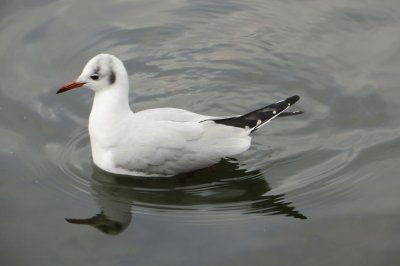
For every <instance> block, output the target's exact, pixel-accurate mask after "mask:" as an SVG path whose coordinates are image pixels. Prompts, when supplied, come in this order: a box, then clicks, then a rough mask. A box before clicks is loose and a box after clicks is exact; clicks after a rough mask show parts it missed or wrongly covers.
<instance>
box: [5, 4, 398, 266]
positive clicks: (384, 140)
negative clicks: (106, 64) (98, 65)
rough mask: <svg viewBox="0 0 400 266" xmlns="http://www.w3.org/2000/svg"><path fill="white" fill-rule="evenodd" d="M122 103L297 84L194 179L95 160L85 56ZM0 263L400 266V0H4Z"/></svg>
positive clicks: (205, 108) (216, 107)
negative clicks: (270, 116)
mask: <svg viewBox="0 0 400 266" xmlns="http://www.w3.org/2000/svg"><path fill="white" fill-rule="evenodd" d="M101 52H106V53H112V54H115V55H117V56H118V57H119V58H121V59H122V60H123V61H124V62H125V65H126V67H127V69H128V73H129V78H130V82H131V98H130V102H131V106H132V109H133V110H143V109H147V108H155V107H177V108H184V109H189V110H191V111H194V112H198V113H203V114H208V115H217V114H219V115H236V114H241V113H245V112H247V111H251V110H253V109H256V108H260V107H262V106H264V105H266V104H269V103H272V102H274V101H278V100H281V99H284V98H286V97H289V96H292V95H295V94H298V95H300V96H301V100H300V101H299V102H298V103H297V104H296V105H295V106H294V107H293V109H294V110H302V111H304V112H305V113H304V114H303V115H301V116H296V117H286V118H281V119H277V120H275V121H273V122H272V123H271V124H269V125H268V126H267V127H264V128H263V129H261V130H259V131H257V132H256V133H255V134H254V138H253V145H252V147H251V149H250V150H249V151H247V152H245V153H243V154H241V155H240V156H237V157H236V158H228V159H226V160H223V161H222V162H221V163H219V164H217V165H215V166H213V167H211V168H208V169H204V170H202V171H199V172H196V173H194V174H193V175H192V176H191V177H190V178H185V177H174V178H171V179H159V178H158V179H157V178H148V179H143V178H133V179H132V178H126V177H121V176H115V175H110V174H108V173H105V172H103V171H101V170H100V169H97V168H96V167H95V166H93V164H92V162H91V154H90V144H89V137H88V132H87V122H88V115H89V113H90V107H91V102H92V97H93V95H92V93H91V92H90V91H89V90H85V89H82V90H75V91H71V92H69V93H64V94H62V95H56V94H55V92H56V91H57V89H58V88H59V87H60V86H61V85H62V84H64V83H66V82H68V81H71V80H73V79H75V78H76V77H77V76H78V75H79V73H80V71H81V69H82V68H83V66H84V65H85V63H86V62H87V60H89V59H90V58H91V57H93V56H94V55H96V54H98V53H101ZM0 60H1V61H0V62H1V64H0V169H1V173H2V174H1V178H0V182H1V185H0V210H1V213H2V215H1V219H0V227H1V230H0V264H1V265H252V266H253V265H398V264H399V262H400V204H399V202H400V193H399V191H400V178H399V170H398V169H399V168H398V163H399V162H398V161H399V155H400V137H399V132H400V131H399V127H400V123H399V122H400V118H399V115H398V114H399V112H400V104H399V102H400V88H399V86H400V85H399V84H400V3H399V2H398V1H397V0H383V1H372V0H352V1H347V0H339V1H323V0H311V1H292V0H288V1H282V0H273V1H265V0H246V1H225V0H223V1H193V0H189V1H180V0H174V1H144V0H138V1H127V0H121V1H108V2H106V1H104V2H99V1H94V0H86V1H51V0H41V1H30V2H29V3H28V2H26V1H19V0H18V1H3V2H1V3H0Z"/></svg>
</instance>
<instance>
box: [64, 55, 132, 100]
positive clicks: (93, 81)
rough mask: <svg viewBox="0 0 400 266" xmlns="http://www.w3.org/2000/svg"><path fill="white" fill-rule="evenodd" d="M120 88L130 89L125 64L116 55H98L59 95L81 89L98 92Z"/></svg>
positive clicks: (65, 85)
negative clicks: (85, 88)
mask: <svg viewBox="0 0 400 266" xmlns="http://www.w3.org/2000/svg"><path fill="white" fill-rule="evenodd" d="M125 83H126V84H125ZM118 86H126V87H128V74H127V72H126V69H125V67H124V64H123V63H122V61H121V60H119V59H118V58H117V57H116V56H114V55H110V54H98V55H96V56H95V57H93V58H92V59H90V60H89V62H87V64H86V66H85V67H84V68H83V70H82V73H81V74H80V76H79V77H78V78H77V79H76V80H75V81H72V82H68V83H66V84H64V86H62V87H61V89H59V90H58V91H57V93H61V92H65V91H69V90H72V89H76V88H80V87H87V88H89V89H91V90H93V91H95V92H98V91H102V90H108V89H115V87H118Z"/></svg>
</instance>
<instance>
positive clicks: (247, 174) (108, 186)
mask: <svg viewBox="0 0 400 266" xmlns="http://www.w3.org/2000/svg"><path fill="white" fill-rule="evenodd" d="M90 185H91V187H92V190H93V193H92V195H93V196H94V197H95V198H96V201H97V203H98V205H99V206H100V209H101V210H100V213H99V214H96V215H95V216H93V217H91V218H87V219H71V218H67V219H66V220H67V221H68V222H69V223H73V224H82V225H90V226H93V227H95V228H97V229H98V230H100V231H102V232H103V233H106V234H119V233H121V232H122V231H124V230H125V229H126V228H127V227H128V226H129V224H130V223H131V220H132V213H135V209H137V210H139V209H140V208H151V209H152V210H153V211H158V212H159V213H166V212H167V213H168V214H169V215H171V214H172V215H185V214H186V215H187V214H189V215H191V214H193V215H198V214H199V213H204V212H206V213H207V215H208V216H210V213H211V215H214V216H216V217H219V218H222V217H229V215H232V214H250V213H258V214H264V215H286V216H290V217H293V218H298V219H307V217H305V216H304V215H303V214H301V213H300V212H299V211H297V210H296V209H295V208H294V207H293V206H291V202H286V201H285V199H284V196H285V195H284V194H278V195H266V193H267V192H268V191H270V187H269V185H268V183H267V182H266V180H265V179H264V178H263V176H262V174H261V173H260V172H259V171H246V170H245V169H242V168H240V166H239V164H238V163H237V161H235V160H232V159H229V160H228V159H226V160H223V161H221V162H220V163H219V164H217V165H215V166H213V167H209V168H207V169H203V170H200V171H197V172H194V173H191V174H186V175H180V176H176V177H172V178H149V177H135V178H132V177H126V176H120V175H113V174H110V173H107V172H104V171H102V170H101V169H99V168H97V167H95V166H94V167H93V174H92V177H91V179H90Z"/></svg>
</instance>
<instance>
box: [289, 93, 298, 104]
mask: <svg viewBox="0 0 400 266" xmlns="http://www.w3.org/2000/svg"><path fill="white" fill-rule="evenodd" d="M298 100H300V96H299V95H294V96H292V97H289V98H287V99H286V102H288V103H289V104H290V105H293V104H295V103H296V102H297V101H298Z"/></svg>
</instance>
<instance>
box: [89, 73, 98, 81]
mask: <svg viewBox="0 0 400 266" xmlns="http://www.w3.org/2000/svg"><path fill="white" fill-rule="evenodd" d="M90 78H91V79H93V80H98V79H99V75H98V74H93V75H91V76H90Z"/></svg>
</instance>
